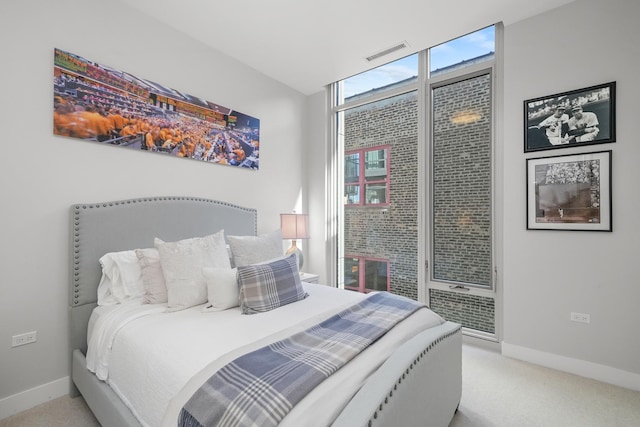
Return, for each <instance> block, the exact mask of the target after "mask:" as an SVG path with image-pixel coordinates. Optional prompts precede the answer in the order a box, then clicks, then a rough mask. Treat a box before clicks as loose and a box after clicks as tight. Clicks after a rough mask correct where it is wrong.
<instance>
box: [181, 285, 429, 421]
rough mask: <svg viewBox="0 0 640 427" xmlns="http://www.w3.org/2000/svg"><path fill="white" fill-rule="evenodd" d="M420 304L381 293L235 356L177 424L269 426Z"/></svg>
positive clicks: (197, 395) (200, 391) (187, 406)
mask: <svg viewBox="0 0 640 427" xmlns="http://www.w3.org/2000/svg"><path fill="white" fill-rule="evenodd" d="M422 307H425V305H424V304H421V303H418V302H416V301H413V300H410V299H408V298H404V297H400V296H396V295H393V294H390V293H386V292H380V293H375V294H371V295H370V296H368V297H367V298H366V299H364V300H363V301H361V302H360V303H358V304H355V305H353V306H351V307H349V308H347V309H345V310H343V311H342V312H340V313H338V314H336V315H334V316H332V317H330V318H329V319H327V320H325V321H323V322H322V323H319V324H317V325H315V326H313V327H311V328H309V329H307V330H306V331H302V332H299V333H297V334H295V335H292V336H291V337H289V338H287V339H284V340H282V341H278V342H276V343H273V344H270V345H268V346H266V347H263V348H260V349H258V350H255V351H253V352H250V353H247V354H245V355H243V356H240V357H238V358H237V359H235V360H234V361H232V362H230V363H228V364H227V365H225V366H224V367H222V368H221V369H220V370H218V371H217V372H216V373H215V374H214V375H212V376H211V377H210V378H209V379H208V380H207V381H206V382H205V383H204V384H203V385H202V386H201V387H200V388H199V389H198V390H197V391H196V393H194V395H193V396H192V397H191V398H190V399H189V401H188V402H187V403H186V404H185V405H184V406H183V408H182V410H181V411H180V416H179V418H178V426H183V427H195V426H207V427H209V426H275V425H278V423H279V422H280V421H281V420H282V419H283V418H284V417H285V416H286V415H287V413H288V412H289V411H290V410H291V409H292V408H293V407H294V406H295V405H296V403H298V402H299V401H300V400H302V398H303V397H304V396H306V394H307V393H309V392H310V391H311V390H312V389H313V388H314V387H315V386H316V385H318V384H320V383H321V382H322V381H323V380H324V379H325V378H327V377H328V376H329V375H331V374H333V373H334V372H336V371H337V370H338V369H340V367H342V366H343V365H344V364H346V363H347V362H348V361H350V360H351V359H353V358H354V357H355V356H357V355H358V354H359V353H360V352H361V351H363V350H364V349H365V348H367V347H368V346H369V345H371V344H372V343H373V342H375V341H376V340H377V339H378V338H380V337H382V336H383V335H384V334H385V333H386V332H387V331H389V330H390V329H391V328H393V326H395V325H396V324H397V323H399V322H401V321H402V320H404V319H405V318H407V317H408V316H409V315H411V314H412V313H413V312H415V311H416V310H418V309H420V308H422Z"/></svg>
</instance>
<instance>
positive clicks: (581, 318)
mask: <svg viewBox="0 0 640 427" xmlns="http://www.w3.org/2000/svg"><path fill="white" fill-rule="evenodd" d="M571 320H573V321H574V322H580V323H589V322H591V316H589V315H588V314H584V313H573V312H572V313H571Z"/></svg>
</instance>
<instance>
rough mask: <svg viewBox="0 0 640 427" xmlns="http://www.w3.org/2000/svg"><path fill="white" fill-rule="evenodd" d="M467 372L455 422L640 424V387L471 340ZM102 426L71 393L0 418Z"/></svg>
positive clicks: (9, 423) (25, 424) (13, 423)
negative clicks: (529, 359) (557, 368)
mask: <svg viewBox="0 0 640 427" xmlns="http://www.w3.org/2000/svg"><path fill="white" fill-rule="evenodd" d="M462 377H463V378H462V401H461V403H460V408H459V411H458V413H457V414H456V415H455V417H454V418H453V420H452V422H451V425H450V427H471V426H473V427H490V426H491V427H493V426H495V427H574V426H575V427H640V392H636V391H632V390H627V389H624V388H620V387H615V386H612V385H608V384H603V383H600V382H597V381H593V380H590V379H587V378H582V377H578V376H576V375H571V374H566V373H563V372H558V371H554V370H551V369H546V368H542V367H539V366H535V365H531V364H528V363H525V362H521V361H518V360H513V359H508V358H505V357H502V356H501V355H500V354H498V353H495V352H492V351H489V350H485V349H483V348H479V347H474V346H470V345H464V346H463V350H462ZM98 425H99V424H98V423H97V421H96V420H95V418H94V417H93V415H92V414H91V412H90V411H89V409H88V408H87V406H86V404H85V403H84V400H82V398H76V399H71V398H69V397H68V396H64V397H60V398H58V399H54V400H52V401H50V402H47V403H44V404H42V405H39V406H36V407H35V408H33V409H30V410H28V411H25V412H23V413H20V414H17V415H14V416H12V417H9V418H6V419H4V420H0V427H93V426H98ZM425 426H428V422H425ZM305 427H306V426H305ZM396 427H408V426H396Z"/></svg>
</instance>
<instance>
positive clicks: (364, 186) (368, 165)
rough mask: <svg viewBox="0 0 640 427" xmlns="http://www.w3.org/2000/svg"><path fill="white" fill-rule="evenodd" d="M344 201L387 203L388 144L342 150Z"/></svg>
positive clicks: (354, 203)
mask: <svg viewBox="0 0 640 427" xmlns="http://www.w3.org/2000/svg"><path fill="white" fill-rule="evenodd" d="M362 195H364V197H362ZM344 201H345V205H367V206H371V205H387V204H388V203H389V147H374V148H369V149H362V150H357V151H350V152H347V153H346V154H345V156H344Z"/></svg>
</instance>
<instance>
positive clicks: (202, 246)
mask: <svg viewBox="0 0 640 427" xmlns="http://www.w3.org/2000/svg"><path fill="white" fill-rule="evenodd" d="M154 245H155V247H156V249H158V252H159V253H160V265H161V267H162V273H163V275H164V280H165V283H166V286H167V300H168V301H167V303H168V306H169V311H178V310H183V309H185V308H189V307H192V306H194V305H198V304H204V303H205V302H207V284H206V282H205V279H204V275H203V274H202V269H203V268H205V267H219V268H229V269H230V268H231V264H230V263H229V256H228V254H227V248H226V245H225V242H224V230H220V231H219V232H217V233H215V234H211V235H209V236H206V237H194V238H191V239H184V240H180V241H177V242H164V241H162V240H160V239H158V238H157V237H156V239H155V240H154Z"/></svg>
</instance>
